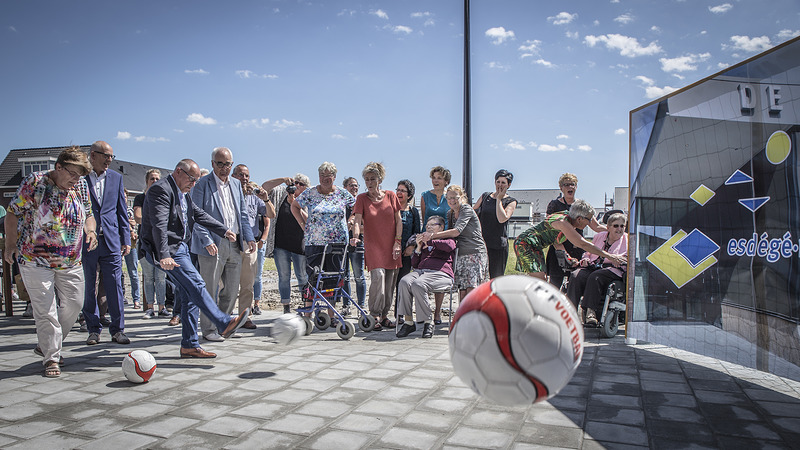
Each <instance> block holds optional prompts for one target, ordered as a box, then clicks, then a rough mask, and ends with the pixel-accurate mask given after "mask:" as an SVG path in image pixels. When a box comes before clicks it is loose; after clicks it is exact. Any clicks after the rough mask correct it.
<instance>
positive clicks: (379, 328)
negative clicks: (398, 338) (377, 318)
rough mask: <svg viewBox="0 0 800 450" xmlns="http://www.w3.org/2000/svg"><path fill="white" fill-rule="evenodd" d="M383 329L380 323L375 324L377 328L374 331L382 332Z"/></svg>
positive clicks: (373, 328)
mask: <svg viewBox="0 0 800 450" xmlns="http://www.w3.org/2000/svg"><path fill="white" fill-rule="evenodd" d="M382 329H383V327H382V326H381V323H380V322H375V326H374V327H372V331H381V330H382Z"/></svg>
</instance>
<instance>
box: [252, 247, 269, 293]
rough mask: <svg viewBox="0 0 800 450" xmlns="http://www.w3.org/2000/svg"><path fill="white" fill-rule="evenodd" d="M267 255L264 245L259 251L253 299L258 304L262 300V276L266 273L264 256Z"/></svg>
mask: <svg viewBox="0 0 800 450" xmlns="http://www.w3.org/2000/svg"><path fill="white" fill-rule="evenodd" d="M266 254H267V246H266V245H262V246H261V248H260V249H258V256H257V257H256V278H255V280H253V299H254V301H255V302H256V303H258V301H259V300H261V289H262V288H263V284H262V282H261V274H262V273H263V272H264V256H265V255H266Z"/></svg>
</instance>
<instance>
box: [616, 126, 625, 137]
mask: <svg viewBox="0 0 800 450" xmlns="http://www.w3.org/2000/svg"><path fill="white" fill-rule="evenodd" d="M625 133H626V131H625V129H624V128H617V129H616V130H614V134H616V135H617V136H619V135H621V134H625Z"/></svg>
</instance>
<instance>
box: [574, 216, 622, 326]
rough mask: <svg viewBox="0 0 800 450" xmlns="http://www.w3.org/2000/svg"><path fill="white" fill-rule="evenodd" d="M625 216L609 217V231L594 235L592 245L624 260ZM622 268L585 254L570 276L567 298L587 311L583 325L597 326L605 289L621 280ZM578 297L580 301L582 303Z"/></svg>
mask: <svg viewBox="0 0 800 450" xmlns="http://www.w3.org/2000/svg"><path fill="white" fill-rule="evenodd" d="M626 221H627V217H625V214H622V213H616V214H612V215H611V217H609V219H608V221H607V227H608V231H603V232H601V233H597V234H596V235H595V236H594V240H593V242H592V243H593V244H594V246H595V247H597V248H602V249H603V250H604V251H606V252H608V253H610V254H612V255H619V256H622V257H625V258H627V254H628V234H627V233H626V232H625V224H626ZM622 271H623V269H622V268H621V267H620V266H619V265H618V264H615V263H613V262H610V261H606V258H603V257H601V256H597V255H594V254H591V253H586V254H584V256H583V258H581V260H580V269H578V270H575V271H574V272H572V274H571V275H570V279H569V286H568V287H567V297H568V298H569V299H570V301H571V302H572V304H573V305H574V306H575V307H576V308H577V307H578V303H579V302H580V303H581V304H582V305H583V309H584V311H585V312H586V325H589V326H596V325H597V319H598V316H597V313H596V312H597V310H598V308H600V307H601V302H602V301H603V297H604V296H605V293H606V290H607V289H608V286H609V285H610V284H611V283H612V282H614V281H615V280H622V275H623V272H622ZM581 297H583V301H582V302H581V301H580V300H581Z"/></svg>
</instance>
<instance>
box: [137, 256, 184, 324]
mask: <svg viewBox="0 0 800 450" xmlns="http://www.w3.org/2000/svg"><path fill="white" fill-rule="evenodd" d="M166 277H167V275H166V273H164V271H163V270H156V266H154V265H152V264H150V262H149V261H147V260H145V261H142V279H143V280H144V296H145V299H147V304H148V305H161V306H162V307H163V306H164V303H165V302H166V299H167V281H166ZM176 303H177V302H176ZM160 310H161V308H158V309H156V312H158V311H160Z"/></svg>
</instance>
